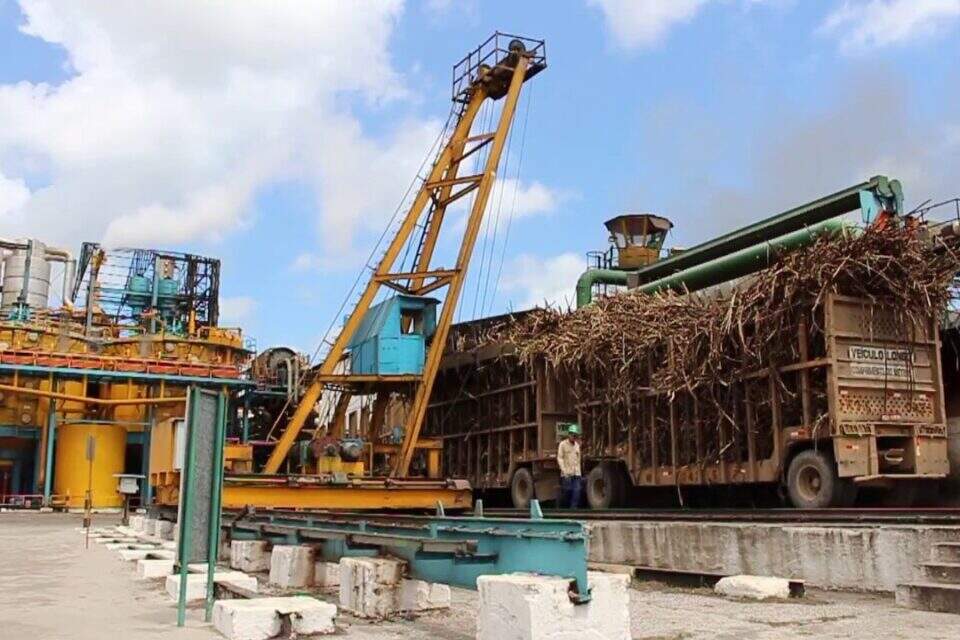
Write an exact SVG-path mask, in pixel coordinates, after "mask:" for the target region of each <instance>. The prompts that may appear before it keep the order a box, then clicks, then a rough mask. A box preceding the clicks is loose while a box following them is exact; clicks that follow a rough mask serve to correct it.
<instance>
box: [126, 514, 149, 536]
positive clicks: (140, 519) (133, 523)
mask: <svg viewBox="0 0 960 640" xmlns="http://www.w3.org/2000/svg"><path fill="white" fill-rule="evenodd" d="M146 519H147V518H146V516H130V528H131V529H133V530H134V531H136V532H137V533H143V524H144V521H145V520H146Z"/></svg>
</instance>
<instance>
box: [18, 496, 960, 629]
mask: <svg viewBox="0 0 960 640" xmlns="http://www.w3.org/2000/svg"><path fill="white" fill-rule="evenodd" d="M115 523H116V517H114V516H97V517H95V520H94V526H105V525H111V524H115ZM79 525H80V517H79V516H76V515H61V514H36V513H0V638H3V640H7V639H8V638H9V639H10V640H28V639H29V640H88V639H89V640H102V639H103V638H118V639H121V638H122V639H123V640H141V639H142V640H154V639H158V638H170V639H174V638H175V639H176V640H207V639H210V638H218V637H220V636H219V635H218V634H217V633H216V632H214V631H213V630H212V629H211V628H210V627H209V626H207V625H205V624H204V623H203V622H202V618H203V614H202V611H201V610H198V609H193V610H191V611H190V615H189V618H190V619H189V622H188V627H187V628H186V629H177V628H176V627H175V626H174V625H175V621H176V609H175V607H174V605H173V604H172V603H171V602H170V600H169V599H168V598H167V596H166V593H165V592H164V591H163V585H162V582H161V581H154V582H146V583H144V582H138V581H136V580H134V579H133V570H132V565H131V564H130V563H125V562H123V561H121V560H120V559H119V557H118V556H117V554H116V553H115V552H113V551H108V550H107V549H104V548H103V547H102V546H101V545H97V544H91V548H90V549H89V550H85V549H84V548H83V537H82V535H81V534H79V533H78V532H76V531H75V530H74V528H75V527H77V526H79ZM258 577H260V578H261V579H262V578H264V576H258ZM264 587H266V585H264ZM263 591H265V592H267V591H269V589H268V588H264V589H263ZM315 595H318V596H319V597H322V598H323V599H326V600H329V601H331V602H336V597H335V595H333V594H315ZM630 607H631V624H632V632H633V637H634V639H635V640H667V639H669V640H688V639H696V638H712V639H723V638H730V639H734V638H736V639H738V640H745V639H750V640H753V639H756V640H768V639H770V640H773V639H777V640H781V639H783V638H795V637H803V638H810V639H820V638H823V639H826V638H831V639H832V638H851V639H854V638H863V639H864V640H882V639H886V638H891V639H894V638H904V639H906V638H923V639H924V640H941V639H942V640H947V639H949V640H956V639H957V638H960V615H949V614H938V613H927V612H921V611H911V610H907V609H900V608H897V607H896V606H895V605H894V603H893V598H892V597H890V596H874V595H862V594H841V593H833V592H818V591H812V592H808V596H807V597H806V598H804V599H802V600H790V601H783V602H765V603H754V602H737V601H731V600H726V599H723V598H720V597H717V596H714V595H713V593H712V592H711V591H709V590H706V589H696V590H690V589H676V588H672V587H666V586H663V585H657V584H655V583H642V584H636V585H635V589H634V590H633V591H631V596H630ZM476 609H477V595H476V593H475V592H472V591H466V590H463V589H454V590H453V607H452V608H451V610H450V611H444V612H435V613H430V614H426V615H422V616H420V617H418V618H416V619H411V620H394V621H388V622H379V623H370V622H367V621H364V620H358V619H356V618H352V617H351V616H348V615H340V616H338V620H337V622H338V624H339V625H340V627H341V629H342V631H341V634H340V636H339V637H346V638H356V639H357V640H399V639H401V638H402V639H404V640H472V639H473V638H474V635H475V633H476Z"/></svg>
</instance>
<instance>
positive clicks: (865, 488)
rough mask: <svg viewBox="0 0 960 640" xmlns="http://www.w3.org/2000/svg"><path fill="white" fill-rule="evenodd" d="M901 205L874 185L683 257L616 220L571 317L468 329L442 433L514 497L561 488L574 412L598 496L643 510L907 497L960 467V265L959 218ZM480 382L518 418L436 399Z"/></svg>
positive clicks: (502, 321) (458, 459)
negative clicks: (958, 282)
mask: <svg viewBox="0 0 960 640" xmlns="http://www.w3.org/2000/svg"><path fill="white" fill-rule="evenodd" d="M901 202H902V195H901V193H900V186H899V183H897V182H896V181H891V180H887V179H886V178H882V177H878V178H874V179H873V180H871V181H868V182H866V183H863V184H861V185H856V186H855V187H853V188H851V189H848V190H846V191H843V192H839V193H838V194H834V195H833V196H829V197H827V198H824V199H821V200H818V201H817V202H815V203H811V204H810V205H804V206H803V207H798V208H796V209H792V210H790V211H788V212H786V213H783V214H780V215H778V216H774V217H772V218H768V219H767V220H763V221H761V222H758V223H756V224H753V225H750V226H749V227H746V228H744V229H741V230H738V231H735V232H732V233H730V234H727V235H725V236H722V237H720V238H717V239H715V240H711V241H708V242H706V243H703V244H701V245H699V246H697V247H693V248H691V249H689V250H686V251H682V252H681V251H676V250H674V251H670V250H665V249H663V247H662V245H663V235H664V234H665V232H666V230H668V229H669V228H670V226H671V224H670V222H669V221H667V220H666V219H665V218H661V217H659V216H649V215H647V214H644V215H642V216H634V217H630V216H621V217H618V218H614V219H613V220H610V221H609V222H608V223H607V227H608V229H609V230H610V231H611V244H612V247H611V250H610V251H609V252H607V253H604V254H596V253H594V254H588V255H589V256H590V258H591V260H592V263H591V266H590V268H589V269H588V270H587V271H586V272H585V273H584V275H583V276H582V277H581V278H580V280H579V282H578V283H577V305H578V307H579V308H578V309H576V310H574V311H565V310H561V309H554V308H546V309H533V310H530V311H528V312H523V313H520V314H512V315H509V316H504V317H501V318H495V319H490V320H488V321H485V322H480V323H475V324H474V325H473V326H470V327H464V328H463V329H462V330H461V331H460V335H459V343H458V344H457V350H458V351H459V352H460V354H459V358H454V357H453V356H454V355H455V354H451V356H450V357H449V358H448V363H449V366H448V367H446V368H445V369H444V370H443V375H444V376H445V377H444V378H442V379H441V383H440V385H438V388H439V389H440V394H439V395H437V396H435V406H436V408H437V409H438V410H437V411H436V412H432V413H431V416H432V418H433V421H432V422H430V423H429V424H430V425H431V427H430V430H429V431H428V433H430V435H432V436H435V437H442V436H444V435H446V434H448V433H450V427H449V425H451V424H454V425H456V424H459V425H460V426H459V432H458V437H457V438H455V439H447V440H445V442H446V444H447V447H446V448H445V453H446V458H445V459H446V460H447V463H448V464H451V465H453V468H454V469H457V473H458V474H461V475H464V476H465V477H468V478H470V479H471V480H472V481H473V482H474V483H475V485H478V486H481V487H482V486H484V485H485V486H486V487H488V488H496V487H498V486H499V487H509V488H510V490H511V498H512V501H513V502H514V504H515V505H517V506H523V505H524V504H525V503H526V502H528V501H529V500H530V499H532V498H534V497H537V498H539V499H551V498H556V497H558V495H559V494H558V492H559V489H560V487H559V484H560V477H559V476H560V474H559V472H558V471H557V470H556V465H555V463H554V462H553V460H552V456H551V452H552V451H556V450H557V448H558V446H559V444H560V442H562V440H563V437H564V425H566V424H578V425H579V426H580V429H582V436H581V437H582V440H581V446H582V456H583V472H584V473H585V494H586V496H585V497H586V501H587V503H588V504H589V505H590V506H591V507H593V508H609V507H614V506H625V505H628V504H630V505H636V504H644V502H643V500H644V499H645V498H644V497H643V496H644V495H648V494H645V493H644V492H643V491H642V489H643V488H648V487H649V488H657V487H659V488H665V489H668V490H669V491H668V492H667V493H668V495H671V498H673V499H674V500H676V501H677V502H679V503H680V504H684V505H689V504H691V503H696V501H697V500H698V497H699V496H700V495H701V494H702V490H705V489H707V488H710V487H732V488H735V487H742V488H755V489H760V490H768V491H769V492H770V493H776V492H780V493H781V494H783V497H784V498H786V499H787V500H788V501H789V503H790V504H792V505H793V506H796V507H802V508H817V507H825V506H842V505H852V504H854V503H855V502H856V501H857V499H858V495H861V497H862V495H869V494H877V495H880V496H881V497H882V498H883V499H884V500H886V501H887V502H888V503H903V502H912V501H913V500H914V499H915V497H916V494H917V493H918V492H922V491H923V490H924V488H926V487H928V486H930V483H932V482H935V481H937V480H941V479H943V478H945V477H946V476H947V475H948V474H949V472H950V467H949V463H948V457H947V429H946V418H945V412H944V401H943V397H944V396H943V376H942V373H941V368H940V338H939V323H940V321H941V319H942V317H943V315H944V313H945V311H946V310H947V308H948V306H949V304H950V302H951V300H952V296H953V282H954V276H955V274H956V273H957V271H958V267H960V264H958V260H957V255H958V254H957V252H956V251H955V249H954V246H955V244H956V240H955V238H956V235H955V234H952V232H951V229H952V227H950V226H949V225H948V226H933V225H926V224H921V223H920V221H919V220H918V219H917V218H915V217H911V216H905V215H903V214H902V213H901V208H902V205H901ZM856 209H859V210H860V214H861V216H862V219H861V220H860V221H859V223H857V224H854V223H853V222H851V221H849V216H847V217H846V218H842V217H841V216H842V214H848V213H850V212H851V211H855V210H856ZM638 248H639V249H642V250H643V252H642V253H641V251H638ZM625 253H626V254H627V256H626V257H627V258H628V259H627V260H624V259H623V258H624V254H625ZM465 353H470V354H472V355H473V361H472V362H471V365H470V366H469V367H464V366H463V364H462V363H463V361H464V360H465V356H464V354H465ZM478 361H479V362H478ZM458 363H460V364H458ZM478 364H479V365H481V366H478ZM474 385H476V386H474ZM481 385H482V388H483V390H484V391H485V392H486V394H487V396H491V397H492V396H493V395H495V394H493V392H492V388H493V387H495V388H498V389H503V390H504V391H503V397H501V398H500V399H499V403H500V404H501V405H502V404H504V401H506V404H507V406H508V407H509V408H508V410H506V411H502V412H501V413H500V414H497V413H496V411H495V410H490V409H486V408H484V406H483V405H482V402H483V401H482V400H480V402H481V406H480V407H479V408H476V409H471V410H469V411H468V409H467V407H466V405H464V404H459V405H458V404H457V402H456V401H455V400H454V399H453V396H452V395H451V396H443V390H445V389H449V390H450V393H451V394H453V393H455V392H456V390H457V389H458V388H464V389H465V390H466V391H465V392H464V394H463V395H471V394H472V395H473V397H475V398H476V397H478V396H480V395H481V393H482V392H478V391H479V389H480V388H481ZM491 402H492V401H491ZM440 409H442V410H443V411H442V412H441V411H440ZM458 412H459V413H458ZM489 415H493V416H495V417H497V418H501V419H502V420H503V422H505V423H506V424H503V423H501V424H495V423H491V422H490V421H488V420H487V421H482V420H478V419H477V417H476V416H489ZM464 425H467V428H464ZM473 426H476V427H477V428H476V429H471V428H470V427H473ZM484 428H486V429H489V431H487V432H485V431H484ZM501 451H503V452H504V453H505V454H506V455H503V454H501V453H500V452H501ZM649 495H652V494H649Z"/></svg>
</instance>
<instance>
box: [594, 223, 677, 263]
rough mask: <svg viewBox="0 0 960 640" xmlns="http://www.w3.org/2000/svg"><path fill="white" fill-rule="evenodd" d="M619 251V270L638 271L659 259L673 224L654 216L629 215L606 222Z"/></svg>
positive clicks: (612, 242) (613, 242) (605, 224)
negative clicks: (637, 269)
mask: <svg viewBox="0 0 960 640" xmlns="http://www.w3.org/2000/svg"><path fill="white" fill-rule="evenodd" d="M604 226H606V227H607V231H609V232H610V243H611V244H612V245H613V247H614V248H615V249H616V252H617V261H616V264H617V267H618V268H620V269H636V268H639V267H643V266H646V265H648V264H651V263H653V262H656V261H657V260H659V259H660V251H661V249H663V242H664V240H666V238H667V232H668V231H670V229H672V228H673V223H672V222H670V221H669V220H668V219H667V218H664V217H662V216H655V215H653V214H652V213H628V214H623V215H619V216H617V217H615V218H610V219H609V220H607V221H606V222H605V223H604Z"/></svg>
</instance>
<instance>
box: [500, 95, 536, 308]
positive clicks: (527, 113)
mask: <svg viewBox="0 0 960 640" xmlns="http://www.w3.org/2000/svg"><path fill="white" fill-rule="evenodd" d="M531 104H533V87H531V88H530V92H529V93H528V94H527V108H526V110H525V113H524V116H523V130H522V131H521V133H520V153H519V156H518V158H517V177H516V181H515V183H514V187H513V204H512V206H511V207H510V215H509V217H507V228H506V230H505V231H504V237H503V250H502V251H501V253H500V265H499V266H498V267H497V279H496V281H495V282H494V285H493V295H494V297H495V296H496V292H497V291H498V290H499V289H500V276H502V275H503V262H504V258H505V257H506V255H507V244H508V243H509V241H510V227H511V226H513V215H514V212H515V211H516V208H517V198H518V195H519V194H518V192H519V191H520V169H521V168H522V167H523V149H524V146H525V145H526V142H527V121H528V120H529V119H530V105H531ZM490 305H491V307H492V306H493V298H491V300H490Z"/></svg>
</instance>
